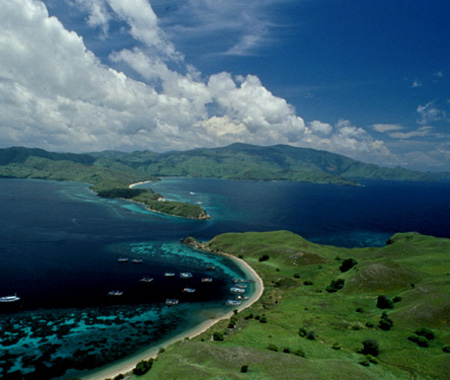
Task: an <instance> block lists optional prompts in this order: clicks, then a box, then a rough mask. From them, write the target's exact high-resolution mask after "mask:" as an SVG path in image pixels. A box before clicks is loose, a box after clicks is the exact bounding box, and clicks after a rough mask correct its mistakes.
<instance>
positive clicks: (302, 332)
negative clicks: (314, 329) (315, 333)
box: [298, 327, 308, 338]
mask: <svg viewBox="0 0 450 380" xmlns="http://www.w3.org/2000/svg"><path fill="white" fill-rule="evenodd" d="M306 334H308V331H306V329H305V328H304V327H300V329H299V330H298V335H300V336H301V337H302V338H304V337H305V336H306Z"/></svg>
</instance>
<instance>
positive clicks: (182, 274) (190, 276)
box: [180, 272, 192, 278]
mask: <svg viewBox="0 0 450 380" xmlns="http://www.w3.org/2000/svg"><path fill="white" fill-rule="evenodd" d="M180 277H181V278H192V273H190V272H181V273H180Z"/></svg>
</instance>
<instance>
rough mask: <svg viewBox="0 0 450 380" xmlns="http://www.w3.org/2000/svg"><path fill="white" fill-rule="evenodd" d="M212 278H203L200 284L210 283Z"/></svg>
mask: <svg viewBox="0 0 450 380" xmlns="http://www.w3.org/2000/svg"><path fill="white" fill-rule="evenodd" d="M212 280H213V279H212V278H211V277H204V278H202V282H212Z"/></svg>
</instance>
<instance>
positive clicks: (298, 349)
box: [292, 348, 305, 358]
mask: <svg viewBox="0 0 450 380" xmlns="http://www.w3.org/2000/svg"><path fill="white" fill-rule="evenodd" d="M292 353H293V354H294V355H296V356H300V357H302V358H304V357H305V351H303V350H302V349H301V348H297V349H296V350H295V351H293V352H292Z"/></svg>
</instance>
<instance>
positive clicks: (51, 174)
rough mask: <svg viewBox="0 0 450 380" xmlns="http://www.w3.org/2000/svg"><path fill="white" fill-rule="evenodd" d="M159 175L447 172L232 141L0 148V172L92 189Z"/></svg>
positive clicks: (352, 178) (340, 178) (445, 176)
mask: <svg viewBox="0 0 450 380" xmlns="http://www.w3.org/2000/svg"><path fill="white" fill-rule="evenodd" d="M163 176H179V177H203V178H223V179H236V180H263V181H270V180H288V181H301V182H310V183H323V184H340V185H357V184H358V182H357V181H358V180H391V181H441V180H450V172H441V173H431V172H419V171H413V170H408V169H404V168H401V167H396V168H386V167H381V166H378V165H374V164H365V163H363V162H360V161H356V160H353V159H351V158H348V157H345V156H342V155H339V154H335V153H330V152H326V151H319V150H314V149H307V148H296V147H292V146H288V145H275V146H268V147H262V146H256V145H249V144H241V143H235V144H232V145H229V146H226V147H222V148H208V149H207V148H200V149H193V150H187V151H174V152H166V153H155V152H151V151H135V152H131V153H125V152H118V151H103V152H94V153H89V154H75V153H54V152H47V151H45V150H42V149H30V148H23V147H12V148H6V149H0V177H16V178H42V179H53V180H73V181H81V182H88V183H91V184H92V185H93V189H94V190H96V191H100V190H110V189H114V188H121V187H126V186H128V185H129V184H131V183H134V182H141V181H148V180H157V178H158V177H163Z"/></svg>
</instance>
